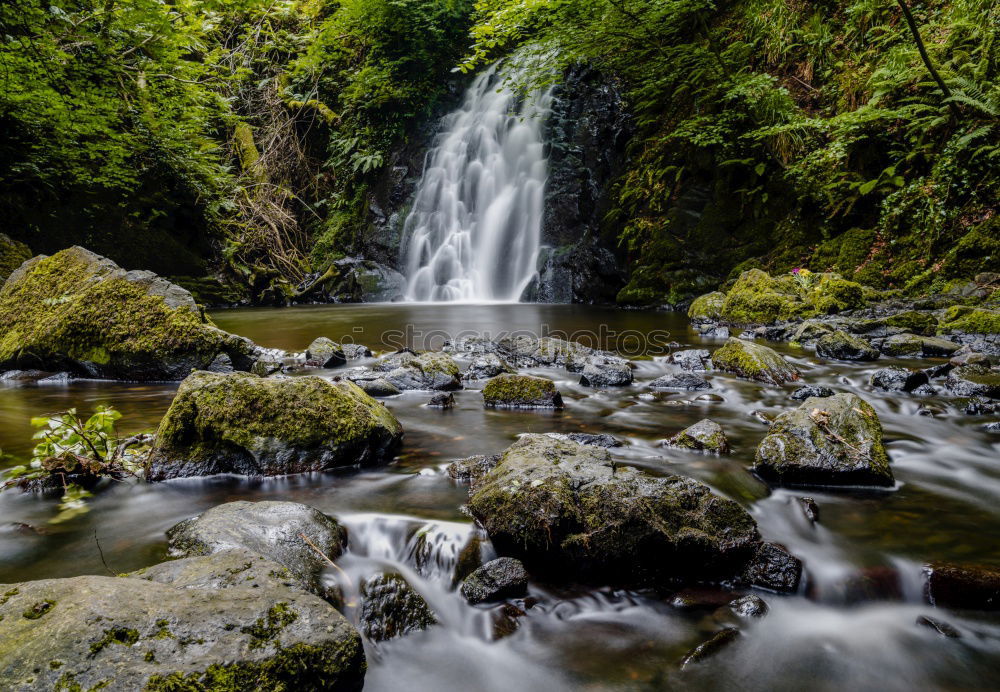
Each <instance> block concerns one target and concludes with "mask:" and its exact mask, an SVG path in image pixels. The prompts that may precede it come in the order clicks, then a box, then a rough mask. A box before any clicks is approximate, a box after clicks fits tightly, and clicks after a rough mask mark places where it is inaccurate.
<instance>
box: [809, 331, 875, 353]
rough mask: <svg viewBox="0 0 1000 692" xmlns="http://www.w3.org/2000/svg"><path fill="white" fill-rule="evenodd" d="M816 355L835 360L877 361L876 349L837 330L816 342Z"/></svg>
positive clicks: (858, 338)
mask: <svg viewBox="0 0 1000 692" xmlns="http://www.w3.org/2000/svg"><path fill="white" fill-rule="evenodd" d="M816 355H818V356H820V357H821V358H834V359H836V360H878V356H879V353H878V349H876V348H874V347H872V345H871V344H870V343H868V342H867V341H865V340H864V339H862V338H860V337H857V336H854V335H853V334H848V333H847V332H844V331H840V330H837V331H835V332H832V333H830V334H824V335H823V336H821V337H820V338H819V340H818V341H817V342H816Z"/></svg>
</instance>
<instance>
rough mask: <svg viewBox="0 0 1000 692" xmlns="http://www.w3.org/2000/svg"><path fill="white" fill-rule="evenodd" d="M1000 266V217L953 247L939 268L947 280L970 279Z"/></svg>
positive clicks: (977, 229)
mask: <svg viewBox="0 0 1000 692" xmlns="http://www.w3.org/2000/svg"><path fill="white" fill-rule="evenodd" d="M998 265H1000V217H998V216H994V217H993V218H992V219H991V220H990V221H987V222H985V223H982V224H980V225H978V226H976V227H974V228H973V229H972V230H970V231H969V232H968V233H966V234H965V235H964V236H963V237H962V239H961V240H959V241H958V243H957V244H956V245H955V246H954V248H953V249H952V250H951V252H949V253H948V256H947V258H946V259H945V261H944V263H943V264H942V266H941V275H942V276H944V277H947V278H956V279H966V280H968V279H971V278H972V277H973V276H975V275H976V274H978V273H979V272H982V271H991V270H995V269H996V267H997V266H998Z"/></svg>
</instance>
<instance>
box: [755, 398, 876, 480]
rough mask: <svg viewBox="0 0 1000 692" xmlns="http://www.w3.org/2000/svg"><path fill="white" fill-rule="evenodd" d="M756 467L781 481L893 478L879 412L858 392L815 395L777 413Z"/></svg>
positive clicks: (768, 477)
mask: <svg viewBox="0 0 1000 692" xmlns="http://www.w3.org/2000/svg"><path fill="white" fill-rule="evenodd" d="M753 469H754V472H755V473H757V474H758V475H759V476H761V477H762V478H764V479H765V480H767V481H769V482H772V483H776V484H782V485H809V486H811V485H869V486H882V487H885V486H891V485H893V483H894V480H893V475H892V470H891V469H890V468H889V455H888V453H887V452H886V450H885V446H884V445H883V444H882V425H881V423H880V422H879V419H878V414H877V413H875V409H874V408H872V406H871V404H869V403H868V402H867V401H865V400H864V399H862V398H861V397H859V396H857V395H855V394H835V395H833V396H831V397H823V398H818V397H810V398H809V399H806V400H805V401H804V402H803V403H802V405H801V406H799V408H797V409H794V410H792V411H787V412H785V413H783V414H781V415H780V416H778V417H777V418H776V419H775V421H774V423H773V424H772V425H771V428H770V431H769V432H768V435H767V436H766V437H765V438H764V439H763V440H762V441H761V443H760V444H759V445H758V447H757V454H756V457H755V460H754V466H753Z"/></svg>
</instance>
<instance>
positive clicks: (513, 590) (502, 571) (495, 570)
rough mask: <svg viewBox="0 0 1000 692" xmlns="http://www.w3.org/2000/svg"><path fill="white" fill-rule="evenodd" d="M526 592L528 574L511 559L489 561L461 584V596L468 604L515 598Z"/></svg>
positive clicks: (518, 561)
mask: <svg viewBox="0 0 1000 692" xmlns="http://www.w3.org/2000/svg"><path fill="white" fill-rule="evenodd" d="M527 591H528V572H527V571H526V570H525V569H524V565H523V564H521V561H520V560H516V559H514V558H512V557H500V558H497V559H496V560H490V561H489V562H487V563H486V564H485V565H483V566H482V567H480V568H479V569H477V570H476V571H475V572H473V573H472V574H470V575H469V576H468V577H466V579H465V581H464V582H462V596H464V597H465V600H467V601H468V602H469V603H485V602H486V601H500V600H503V599H506V598H517V597H519V596H523V595H525V594H526V593H527Z"/></svg>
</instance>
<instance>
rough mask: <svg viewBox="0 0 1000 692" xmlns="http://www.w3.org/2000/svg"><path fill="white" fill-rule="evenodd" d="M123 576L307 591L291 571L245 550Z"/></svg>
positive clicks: (194, 585) (190, 585)
mask: <svg viewBox="0 0 1000 692" xmlns="http://www.w3.org/2000/svg"><path fill="white" fill-rule="evenodd" d="M125 576H126V577H131V578H133V579H145V580H146V581H155V582H157V583H159V584H170V585H171V586H175V587H178V588H185V589H229V588H233V587H242V588H250V589H269V588H274V587H282V588H287V589H295V590H299V591H301V592H302V593H306V592H307V591H306V589H303V588H302V580H301V579H300V578H299V577H297V576H296V575H295V574H293V573H292V571H291V570H290V569H288V568H287V567H285V566H284V565H281V564H279V563H277V562H274V561H273V560H269V559H267V558H266V557H264V556H263V555H260V554H259V553H255V552H253V551H251V550H247V549H245V548H231V549H226V550H220V551H219V552H215V553H212V554H211V555H201V556H197V557H185V558H181V559H179V560H168V561H166V562H161V563H160V564H157V565H152V566H151V567H143V568H142V569H139V570H136V571H135V572H131V573H129V574H126V575H125Z"/></svg>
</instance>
